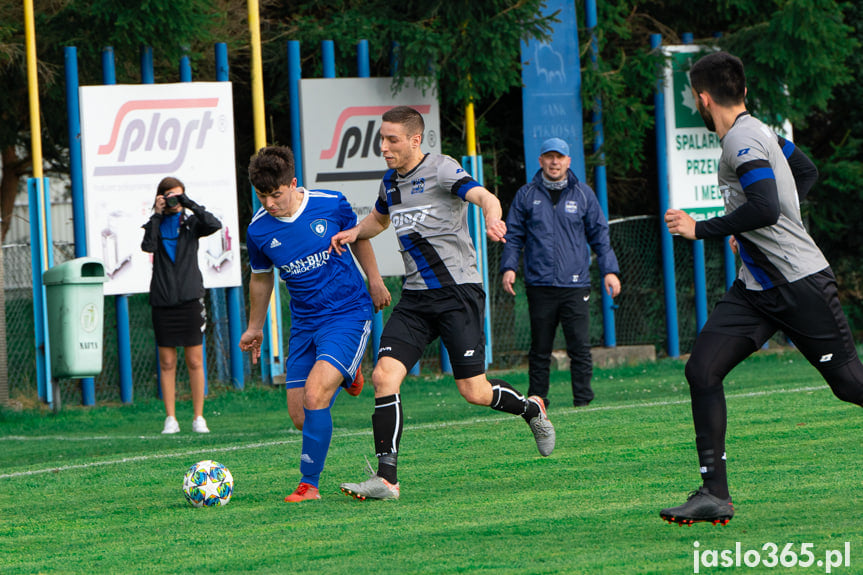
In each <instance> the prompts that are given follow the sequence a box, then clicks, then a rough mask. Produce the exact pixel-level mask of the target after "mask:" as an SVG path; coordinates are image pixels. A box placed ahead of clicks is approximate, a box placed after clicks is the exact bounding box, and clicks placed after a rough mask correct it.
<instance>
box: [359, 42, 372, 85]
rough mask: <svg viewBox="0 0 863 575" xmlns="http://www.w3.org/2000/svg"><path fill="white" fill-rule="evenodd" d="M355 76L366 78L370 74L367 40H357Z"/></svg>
mask: <svg viewBox="0 0 863 575" xmlns="http://www.w3.org/2000/svg"><path fill="white" fill-rule="evenodd" d="M357 76H358V77H359V78H368V77H369V76H371V66H370V65H369V41H368V40H360V41H359V42H357Z"/></svg>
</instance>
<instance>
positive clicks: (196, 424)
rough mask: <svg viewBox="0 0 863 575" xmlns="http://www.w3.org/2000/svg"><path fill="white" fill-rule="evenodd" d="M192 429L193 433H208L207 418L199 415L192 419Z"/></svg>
mask: <svg viewBox="0 0 863 575" xmlns="http://www.w3.org/2000/svg"><path fill="white" fill-rule="evenodd" d="M192 431H194V432H195V433H210V428H209V427H207V420H206V419H204V418H203V417H202V416H200V415H199V416H198V417H196V418H195V419H193V420H192Z"/></svg>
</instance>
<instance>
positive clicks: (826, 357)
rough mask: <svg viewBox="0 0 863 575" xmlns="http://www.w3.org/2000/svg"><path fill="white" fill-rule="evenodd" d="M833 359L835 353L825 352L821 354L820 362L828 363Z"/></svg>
mask: <svg viewBox="0 0 863 575" xmlns="http://www.w3.org/2000/svg"><path fill="white" fill-rule="evenodd" d="M831 359H833V354H832V353H825V354H824V355H822V356H821V359H819V360H818V362H819V363H827V362H828V361H830V360H831Z"/></svg>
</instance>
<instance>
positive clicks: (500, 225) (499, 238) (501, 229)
mask: <svg viewBox="0 0 863 575" xmlns="http://www.w3.org/2000/svg"><path fill="white" fill-rule="evenodd" d="M485 235H487V236H488V238H489V239H490V240H491V241H493V242H500V243H502V244H505V243H506V238H505V237H504V236H506V222H504V221H503V220H500V219H497V218H486V220H485Z"/></svg>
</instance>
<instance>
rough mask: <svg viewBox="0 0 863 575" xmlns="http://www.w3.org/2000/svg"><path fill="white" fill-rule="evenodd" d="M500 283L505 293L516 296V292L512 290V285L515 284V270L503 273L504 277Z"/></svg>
mask: <svg viewBox="0 0 863 575" xmlns="http://www.w3.org/2000/svg"><path fill="white" fill-rule="evenodd" d="M500 283H502V284H503V291H505V292H506V293H508V294H509V295H515V290H514V289H513V288H512V285H513V284H514V283H515V272H514V271H513V270H506V271H505V272H503V277H502V278H500Z"/></svg>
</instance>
